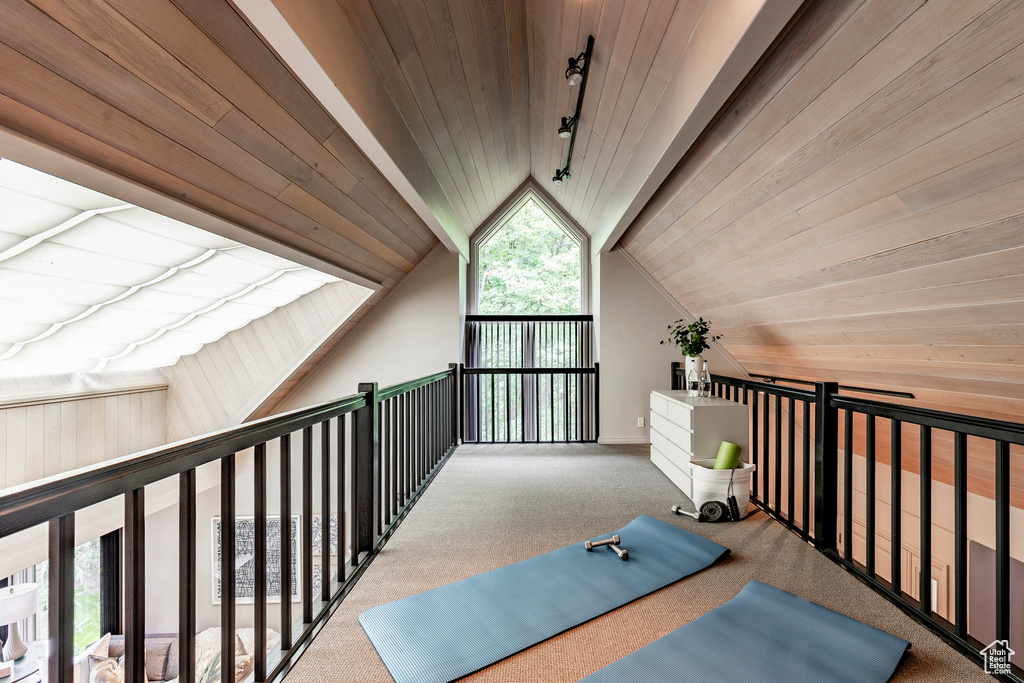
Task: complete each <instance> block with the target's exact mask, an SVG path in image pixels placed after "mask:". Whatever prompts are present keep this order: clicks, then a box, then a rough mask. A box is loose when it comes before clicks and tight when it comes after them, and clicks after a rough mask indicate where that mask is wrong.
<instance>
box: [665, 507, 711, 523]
mask: <svg viewBox="0 0 1024 683" xmlns="http://www.w3.org/2000/svg"><path fill="white" fill-rule="evenodd" d="M672 514H674V515H686V516H687V517H693V518H694V519H695V520H697V521H698V522H703V521H704V519H703V518H702V516H701V514H700V512H690V511H689V510H684V509H683V508H681V507H680V506H678V505H673V506H672Z"/></svg>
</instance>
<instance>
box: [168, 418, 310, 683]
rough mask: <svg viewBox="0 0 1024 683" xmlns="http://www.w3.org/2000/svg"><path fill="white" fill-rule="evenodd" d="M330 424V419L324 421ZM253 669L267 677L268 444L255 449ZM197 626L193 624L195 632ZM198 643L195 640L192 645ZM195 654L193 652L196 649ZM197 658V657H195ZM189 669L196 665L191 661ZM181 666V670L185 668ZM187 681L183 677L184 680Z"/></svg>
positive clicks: (257, 675)
mask: <svg viewBox="0 0 1024 683" xmlns="http://www.w3.org/2000/svg"><path fill="white" fill-rule="evenodd" d="M324 424H327V423H324ZM252 540H253V574H254V576H253V626H254V627H255V629H254V630H255V634H254V640H255V643H254V649H255V650H256V651H255V652H254V653H253V673H254V677H255V679H256V681H257V683H260V682H261V681H265V680H266V679H267V444H265V443H258V444H256V447H255V448H254V449H253V539H252ZM194 630H195V627H194V625H193V628H192V631H189V633H191V632H193V631H194ZM194 648H195V643H194V642H193V649H194ZM193 657H194V653H193ZM193 661H194V660H193ZM187 668H188V669H194V668H195V667H194V666H192V665H190V666H188V667H187ZM184 670H185V669H182V668H181V667H179V668H178V671H179V673H180V672H182V671H184ZM182 683H184V681H182Z"/></svg>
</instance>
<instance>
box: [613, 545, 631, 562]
mask: <svg viewBox="0 0 1024 683" xmlns="http://www.w3.org/2000/svg"><path fill="white" fill-rule="evenodd" d="M608 547H609V548H611V549H612V550H614V551H615V554H616V555H618V556H619V559H620V560H628V559H629V551H628V550H624V549H623V548H620V547H619V546H617V545H615V544H614V543H609V544H608Z"/></svg>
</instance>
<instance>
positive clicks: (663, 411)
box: [651, 394, 668, 417]
mask: <svg viewBox="0 0 1024 683" xmlns="http://www.w3.org/2000/svg"><path fill="white" fill-rule="evenodd" d="M651 412H652V413H657V414H658V415H663V416H665V417H667V416H668V399H667V398H665V397H664V396H659V395H658V394H651Z"/></svg>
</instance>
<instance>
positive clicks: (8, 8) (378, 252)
mask: <svg viewBox="0 0 1024 683" xmlns="http://www.w3.org/2000/svg"><path fill="white" fill-rule="evenodd" d="M58 46H59V49H55V48H56V47H58ZM0 61H2V63H3V64H4V68H3V69H2V70H0V125H3V126H6V127H7V128H9V129H12V130H14V131H17V132H19V133H22V134H25V135H28V136H31V137H33V138H35V139H37V140H39V141H41V142H43V143H45V144H47V145H49V146H52V147H55V148H57V149H59V150H61V151H64V152H67V153H69V154H71V155H73V156H75V157H78V158H80V159H84V160H86V161H88V162H91V163H93V164H95V165H97V166H99V167H101V168H104V169H107V170H109V171H113V172H114V173H116V174H118V175H120V176H122V177H125V178H128V179H130V180H134V181H136V182H139V183H141V184H143V185H145V186H147V187H150V188H152V189H155V190H158V191H160V192H162V193H164V194H167V195H170V196H173V197H178V198H180V199H183V200H184V201H186V202H188V203H190V204H192V205H194V206H196V207H198V208H201V209H203V210H205V211H207V212H209V213H211V214H214V215H216V216H219V217H221V218H224V219H227V220H228V221H230V222H233V223H235V224H237V225H240V226H242V227H245V228H247V229H249V230H251V231H253V232H256V233H259V234H261V235H264V236H266V237H269V238H271V239H273V240H275V241H278V242H281V243H284V244H286V245H289V246H292V247H294V248H297V249H299V250H301V251H305V252H307V253H314V254H316V255H318V256H319V257H320V258H322V259H324V260H326V261H328V262H330V263H333V264H335V265H337V266H338V267H340V268H344V269H346V270H348V271H350V272H352V273H355V274H356V275H359V276H362V277H365V278H367V279H369V280H372V281H374V282H378V283H381V284H382V285H383V286H384V288H385V289H387V288H390V287H392V286H394V284H395V283H396V282H397V281H398V280H400V279H401V278H402V277H403V276H404V275H405V273H407V272H408V271H409V270H411V269H412V267H413V266H414V265H415V264H416V263H417V262H419V260H420V259H421V258H422V257H423V256H424V255H425V254H426V253H427V252H428V251H429V250H430V249H431V248H432V247H433V246H434V244H436V242H437V240H436V238H435V237H434V236H433V234H432V233H431V232H430V230H429V229H427V227H426V226H425V225H424V224H423V222H422V221H421V220H420V219H419V218H418V217H417V216H416V214H415V213H414V212H413V211H412V210H411V209H410V208H409V206H408V205H407V204H406V202H405V201H404V200H403V199H402V198H401V197H400V196H399V195H398V194H397V192H395V190H394V189H393V188H392V187H391V185H390V184H389V183H388V181H387V180H386V179H385V178H384V177H383V176H381V175H380V173H379V172H377V170H376V169H375V168H374V167H373V166H372V164H370V163H369V162H368V161H367V159H366V157H365V156H364V155H363V154H362V153H361V152H360V151H359V149H358V148H357V147H356V146H355V145H354V144H353V143H352V141H351V139H350V138H349V137H348V135H346V134H345V132H344V131H342V130H341V129H340V128H339V127H338V125H337V124H336V123H335V122H334V121H333V120H332V119H331V117H330V116H329V115H328V114H327V113H326V112H325V111H324V110H323V109H322V108H321V106H320V105H319V104H318V103H317V101H316V100H315V99H314V98H313V97H312V96H311V95H310V94H309V93H308V92H307V91H306V90H305V88H304V87H303V86H302V85H301V84H300V83H299V81H298V80H297V79H296V78H295V77H294V76H293V75H292V74H291V73H290V72H289V71H288V69H287V68H286V67H285V66H284V65H283V64H282V63H281V62H280V61H279V60H278V59H277V57H276V55H275V54H274V53H273V52H272V51H271V50H270V49H269V48H268V47H267V46H266V45H265V44H264V42H263V41H262V39H261V38H260V37H259V36H258V35H257V34H256V33H255V32H254V31H253V30H252V29H251V28H250V27H249V25H248V24H247V23H246V22H245V21H244V20H243V19H242V18H241V16H240V15H239V14H238V13H237V12H236V11H235V9H234V8H233V7H232V6H231V5H230V4H229V3H227V2H220V1H218V2H207V1H206V0H175V1H174V2H172V1H171V0H109V1H104V0H89V1H88V2H74V1H72V0H32V1H31V2H29V1H28V0H11V1H10V2H5V3H4V10H3V21H2V22H0Z"/></svg>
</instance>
